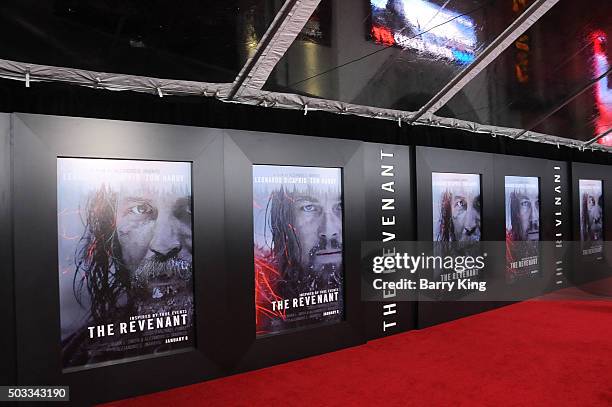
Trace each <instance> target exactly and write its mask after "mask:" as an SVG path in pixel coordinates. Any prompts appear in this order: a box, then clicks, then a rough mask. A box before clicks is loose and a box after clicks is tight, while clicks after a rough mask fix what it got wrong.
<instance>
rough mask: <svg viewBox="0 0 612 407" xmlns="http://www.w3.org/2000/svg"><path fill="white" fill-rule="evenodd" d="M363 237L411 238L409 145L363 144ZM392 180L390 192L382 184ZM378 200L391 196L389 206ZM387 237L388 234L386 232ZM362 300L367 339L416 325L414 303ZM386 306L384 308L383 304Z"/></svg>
mask: <svg viewBox="0 0 612 407" xmlns="http://www.w3.org/2000/svg"><path fill="white" fill-rule="evenodd" d="M363 151H364V164H365V183H364V188H365V199H366V201H365V204H366V240H367V241H372V242H380V241H382V239H383V231H385V232H387V233H391V234H393V235H394V238H393V241H398V242H401V241H413V240H415V237H416V234H415V230H414V219H415V214H416V213H415V210H414V209H415V208H414V202H413V201H414V196H413V195H414V194H413V192H412V187H413V174H414V172H413V168H412V167H413V162H414V160H413V158H412V156H411V148H410V147H408V146H398V145H393V144H375V143H365V144H364V150H363ZM389 182H393V185H392V189H393V192H389V191H388V190H384V189H383V188H382V184H383V183H389ZM382 199H393V200H394V202H393V209H391V210H388V209H387V210H383V209H382ZM382 217H385V218H387V219H388V218H391V217H394V225H386V226H383V225H382V220H381V219H382ZM387 236H388V235H387ZM391 295H392V294H391V293H390V297H389V299H388V301H386V302H379V301H366V302H365V304H364V306H365V310H364V312H365V320H366V329H367V336H368V339H374V338H380V337H383V336H387V335H392V334H396V333H400V332H404V331H407V330H410V329H414V328H415V327H416V315H417V312H416V310H417V304H416V302H408V301H394V297H396V296H391ZM385 306H386V307H385Z"/></svg>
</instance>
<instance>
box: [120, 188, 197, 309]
mask: <svg viewBox="0 0 612 407" xmlns="http://www.w3.org/2000/svg"><path fill="white" fill-rule="evenodd" d="M116 217H117V237H118V240H119V243H120V246H121V255H122V261H123V264H124V265H125V267H126V269H127V270H128V271H129V273H130V280H131V287H132V290H133V292H134V293H135V294H137V295H138V297H139V300H140V301H142V302H144V303H147V302H151V301H155V300H162V299H164V298H168V297H172V296H175V295H176V294H179V293H181V292H183V291H185V290H186V289H187V288H188V287H189V284H188V283H190V281H191V275H192V274H191V263H192V257H191V253H192V235H191V199H190V197H189V196H187V195H185V194H184V193H183V194H181V193H180V192H177V191H163V192H159V191H156V190H155V189H149V188H146V186H145V188H142V189H140V190H135V191H130V190H123V191H122V192H121V194H120V195H119V197H118V202H117V214H116Z"/></svg>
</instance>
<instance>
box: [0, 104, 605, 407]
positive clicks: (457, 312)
mask: <svg viewBox="0 0 612 407" xmlns="http://www.w3.org/2000/svg"><path fill="white" fill-rule="evenodd" d="M149 102H150V103H153V100H149ZM155 103H157V102H155ZM153 104H154V103H153ZM309 115H310V113H309ZM349 119H350V120H349V121H352V122H353V123H355V121H354V120H357V119H355V118H349ZM300 120H305V119H304V118H301V119H300ZM357 121H359V120H357ZM12 122H13V126H12V137H13V138H14V143H13V144H14V145H13V146H12V154H7V151H8V150H7V149H5V151H4V154H3V159H2V161H1V163H2V165H3V168H7V169H10V162H11V161H12V162H14V172H13V174H12V177H13V178H12V188H13V189H14V191H13V193H12V195H11V194H9V195H11V196H10V197H9V198H10V199H9V200H8V201H6V202H7V203H10V201H11V200H13V201H14V202H17V203H19V204H18V205H15V208H14V214H12V216H11V212H10V210H11V209H10V206H9V205H7V204H6V203H4V204H3V207H2V209H3V213H4V215H3V217H2V219H3V222H4V223H6V224H8V225H9V227H8V228H3V229H2V230H3V231H4V232H3V233H4V234H3V235H1V236H3V237H4V238H5V239H8V244H7V245H3V250H4V251H3V252H2V253H3V256H5V257H6V260H5V258H4V257H3V263H2V264H3V275H2V276H3V278H7V277H8V278H11V276H12V272H9V273H4V269H5V268H4V265H5V264H8V265H9V267H8V269H9V270H13V267H11V264H10V262H11V252H13V250H10V251H9V250H6V248H9V247H11V245H14V256H15V258H14V263H15V264H14V272H15V282H14V286H15V291H16V302H15V303H16V305H17V306H16V310H15V313H14V314H13V313H12V312H11V313H10V317H11V320H12V319H13V318H14V317H13V315H16V321H17V326H16V328H15V330H16V335H17V343H19V346H18V347H17V350H16V352H12V350H13V349H15V347H14V346H12V345H11V344H10V343H9V347H8V348H7V349H9V352H10V353H12V354H13V355H15V354H16V355H17V382H18V383H19V384H21V385H36V384H40V385H43V384H44V385H53V384H57V385H59V384H63V385H70V386H71V389H72V392H71V398H72V401H73V402H74V403H75V404H77V405H78V404H90V403H95V402H102V401H106V400H113V399H119V398H124V397H128V396H132V395H138V394H144V393H150V392H153V391H157V390H162V389H166V388H170V387H176V386H179V385H183V384H189V383H195V382H199V381H203V380H208V379H211V378H215V377H221V376H225V375H228V374H233V373H238V372H243V371H248V370H251V369H256V368H260V367H264V366H270V365H273V364H277V363H282V362H286V361H290V360H294V359H298V358H302V357H307V356H310V355H315V354H320V353H324V352H329V351H333V350H337V349H341V348H343V347H348V346H354V345H357V344H360V343H364V342H365V341H366V340H367V339H371V338H376V337H381V336H385V335H388V334H393V333H398V332H402V331H406V330H409V329H412V328H414V327H416V326H418V327H424V326H429V325H433V324H435V323H439V322H443V321H447V320H450V319H453V318H458V317H461V316H465V315H470V314H474V313H478V312H482V311H484V310H487V309H491V308H493V307H496V306H499V305H503V304H501V303H484V302H472V303H468V302H465V303H453V304H451V303H436V302H423V303H419V304H416V303H414V302H400V301H398V302H395V301H394V300H393V298H392V297H391V298H389V301H388V302H384V303H380V302H370V303H368V302H362V301H361V298H360V284H361V283H360V275H359V273H360V264H359V262H360V257H361V256H360V247H359V246H360V242H361V241H366V240H370V241H380V240H381V238H382V236H389V234H393V235H394V236H395V238H396V240H398V241H400V240H404V241H409V240H414V239H419V240H432V238H433V234H432V232H433V231H432V221H431V219H432V216H433V211H432V204H431V200H432V185H431V181H432V178H431V177H432V175H431V174H432V172H440V173H445V172H446V173H448V172H456V173H475V174H479V175H480V180H481V187H482V190H481V193H482V195H483V200H482V205H483V212H482V213H483V215H482V224H483V227H482V234H483V239H486V240H502V241H503V224H504V204H503V202H504V195H503V194H504V191H503V186H500V185H503V179H504V177H505V176H508V175H516V176H535V177H538V178H539V185H540V191H541V199H542V208H545V207H550V206H551V205H552V206H553V207H554V206H557V202H559V205H560V206H561V211H558V212H559V213H562V215H554V214H553V215H551V214H550V213H548V214H546V215H543V216H542V218H541V222H542V225H541V230H542V236H541V238H542V239H552V238H559V235H558V234H561V238H562V239H561V240H565V239H566V236H568V235H569V234H571V233H570V232H571V230H570V224H571V222H570V221H569V216H571V215H570V214H571V209H572V208H571V205H570V202H571V200H570V199H569V197H570V196H572V195H570V191H569V189H570V188H569V186H570V184H571V183H570V181H569V180H570V175H569V167H570V166H569V164H567V163H566V160H561V161H559V160H554V161H553V160H545V159H536V158H516V157H511V156H508V155H498V154H491V153H486V152H485V153H483V152H476V151H472V152H459V151H457V150H450V149H437V148H422V147H418V148H416V149H412V148H410V147H409V146H401V145H396V144H388V143H385V144H379V143H361V142H359V141H356V140H342V139H341V136H344V138H345V139H349V138H350V135H349V134H347V133H324V132H323V129H318V130H320V131H321V132H322V133H321V134H330V135H331V136H336V137H338V138H333V137H330V138H313V137H303V136H297V135H284V134H278V133H259V132H252V131H249V132H247V131H236V130H219V129H212V128H201V127H184V126H167V125H159V124H145V123H134V122H117V121H98V120H87V119H77V118H62V117H49V116H38V115H28V114H14V115H13V116H12ZM369 122H371V121H369ZM364 123H365V122H364ZM414 129H417V128H414ZM311 130H312V129H311ZM345 130H346V129H345ZM354 131H355V134H357V135H359V134H363V133H362V131H363V129H354ZM389 131H391V129H389ZM401 131H403V130H401ZM428 131H431V132H432V133H431V137H432V139H434V138H436V137H437V136H435V135H433V132H434V131H433V130H428ZM436 131H441V130H439V129H437V130H436ZM396 135H398V133H396ZM441 137H442V136H441ZM356 138H358V137H356ZM383 138H384V136H383ZM442 138H444V137H442ZM7 140H8V138H7ZM4 146H6V144H4ZM559 151H560V152H558V153H557V154H559V155H560V156H563V154H567V153H568V151H565V152H563V150H562V149H559ZM529 153H530V154H531V155H534V152H533V151H530V152H529ZM562 153H563V154H562ZM570 156H571V155H570ZM570 156H565V158H567V157H570ZM58 157H77V158H81V157H83V158H106V159H123V160H125V159H131V160H145V161H147V160H159V161H169V162H188V163H191V165H192V167H191V168H192V176H193V179H192V194H193V202H192V203H193V212H192V213H193V218H192V221H193V270H194V279H193V284H194V298H195V320H194V321H195V343H194V346H193V347H192V348H189V349H185V350H183V351H181V352H177V353H174V354H172V355H170V354H169V355H164V356H160V357H153V358H137V359H132V360H131V361H129V362H127V363H118V364H117V363H115V364H112V363H109V364H106V365H101V366H99V367H96V368H91V369H84V370H66V369H62V365H61V362H60V360H61V346H60V343H59V339H60V336H61V335H60V321H59V290H58V281H57V280H58V269H57V264H58V247H57V240H58V221H57V219H58V211H57V197H58V196H57V176H56V174H57V158H58ZM584 157H586V156H584ZM598 157H599V158H598ZM603 158H607V157H604V156H598V155H596V157H595V158H594V160H595V161H597V159H602V161H603ZM515 163H517V164H520V165H518V168H520V169H518V170H517V169H516V168H517V166H515V165H514V164H515ZM264 164H265V165H285V166H304V167H313V166H315V167H317V166H318V167H327V168H338V169H340V170H341V173H342V180H343V204H344V216H343V225H344V226H343V227H344V239H343V240H344V247H343V250H344V256H345V258H344V259H345V260H344V272H345V286H344V290H345V291H344V299H345V305H344V317H343V319H342V321H340V322H338V323H334V324H329V325H325V326H317V327H314V328H310V329H302V330H294V331H291V332H287V333H283V334H279V335H272V336H263V337H258V336H257V335H256V330H255V323H254V315H255V314H254V313H255V298H254V278H253V277H254V257H253V254H254V252H253V206H254V202H253V199H252V197H253V172H252V171H253V165H264ZM585 168H586V167H585ZM589 168H591V170H589V171H591V172H585V173H584V176H585V177H589V178H594V177H597V176H600V177H604V175H601V174H602V173H604V172H605V169H606V168H608V167H606V166H602V165H600V166H593V165H591V166H589ZM574 172H575V173H574V175H573V176H574V181H575V180H576V178H575V177H576V176H577V175H576V174H577V173H578V172H577V170H576V169H574ZM3 174H5V175H4V177H3V180H4V183H5V185H3V192H5V191H6V192H8V191H9V190H10V188H11V186H10V185H8V184H11V179H10V175H9V174H11V172H10V171H6V172H4V173H3ZM7 175H8V176H7ZM579 176H582V175H579ZM389 182H393V184H389ZM500 182H501V183H502V184H500ZM609 184H610V183H609V182H605V183H604V185H605V188H606V189H605V191H608V189H607V188H609V186H608V185H609ZM383 185H386V188H383V187H382V186H383ZM390 185H393V188H389V186H390ZM605 191H604V194H607V193H608V192H605ZM575 192H576V191H574V194H573V196H574V197H575V196H576V194H575ZM390 194H391V195H390ZM383 199H386V200H387V201H383ZM389 200H391V201H389ZM3 202H5V201H3ZM383 203H385V209H383V205H382V204H383ZM574 205H575V203H574ZM387 211H394V212H393V213H392V214H391V213H389V212H387ZM607 212H609V210H608V211H607ZM417 214H418V215H419V216H418V217H417ZM573 215H575V213H574V214H573ZM556 217H558V219H557V218H556ZM573 219H575V216H573ZM559 222H560V223H559ZM10 224H14V228H15V230H14V234H13V239H12V241H11V235H10V233H9V234H7V233H6V230H9V231H10V230H11V227H10ZM607 225H609V223H608V224H607ZM385 233H386V234H385ZM574 233H575V231H574ZM608 234H609V233H608V232H606V236H607V235H608ZM567 239H569V237H568V238H567ZM34 247H35V248H37V249H36V250H37V256H32V254H31V253H32V248H34ZM555 256H556V253H553V254H552V256H551V259H552V260H551V261H554V265H553V263H552V262H551V263H550V264H548V263H547V264H546V265H545V266H544V268H543V274H544V275H545V276H547V277H550V276H551V273H555V274H556V273H559V272H560V273H561V274H560V275H559V279H557V280H554V281H553V284H552V285H551V286H550V287H547V288H546V290H542V291H538V292H534V293H533V295H538V294H541V293H542V292H545V291H550V290H554V289H556V288H559V287H564V286H565V285H566V279H567V276H568V274H567V273H568V271H569V265H567V264H566V260H567V259H565V258H563V257H560V258H556V257H555ZM553 268H554V270H553ZM557 269H562V270H561V271H559V270H557ZM491 272H498V271H496V270H491ZM551 281H552V280H551ZM6 287H8V288H9V289H10V288H12V287H13V284H12V283H11V281H8V285H7V286H6ZM6 287H5V288H6ZM521 287H523V288H524V287H527V285H526V283H523V285H520V284H519V285H513V286H512V289H523V288H521ZM33 293H36V295H33ZM6 298H7V300H8V299H9V298H10V294H9V296H7V297H6ZM11 304H12V301H10V303H9V304H8V306H9V310H10V306H11ZM42 310H44V311H42ZM8 323H9V325H8V326H9V327H11V321H8ZM9 332H13V330H10V331H9ZM41 332H44V335H41ZM10 338H11V336H10V335H9V336H8V339H9V340H10ZM10 356H11V355H10V354H9V355H7V360H9V362H10ZM7 366H8V367H9V375H10V373H11V368H10V363H9V364H8V365H7ZM142 372H147V374H145V375H143V374H142ZM168 372H172V373H171V374H168ZM9 380H10V378H9Z"/></svg>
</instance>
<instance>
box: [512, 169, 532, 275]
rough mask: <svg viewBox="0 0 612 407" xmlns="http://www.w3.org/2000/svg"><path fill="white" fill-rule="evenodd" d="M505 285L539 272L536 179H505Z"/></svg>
mask: <svg viewBox="0 0 612 407" xmlns="http://www.w3.org/2000/svg"><path fill="white" fill-rule="evenodd" d="M505 196H506V282H508V283H513V282H515V281H518V280H520V279H523V278H528V277H531V276H536V275H538V273H539V272H540V265H539V240H540V187H539V179H538V178H537V177H515V176H507V177H505Z"/></svg>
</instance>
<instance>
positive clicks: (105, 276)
mask: <svg viewBox="0 0 612 407" xmlns="http://www.w3.org/2000/svg"><path fill="white" fill-rule="evenodd" d="M57 200H58V237H59V239H58V241H59V244H58V254H59V286H60V312H61V333H62V337H61V345H62V362H63V367H64V369H65V370H74V369H77V368H89V367H94V366H100V365H104V364H111V363H118V362H122V361H127V360H131V359H134V358H140V357H146V356H150V355H153V354H163V353H164V352H168V351H175V350H179V349H183V348H188V347H192V346H193V344H194V326H193V316H194V309H193V275H192V215H191V207H192V206H191V164H190V163H185V162H161V161H132V160H106V159H88V158H58V160H57Z"/></svg>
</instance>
